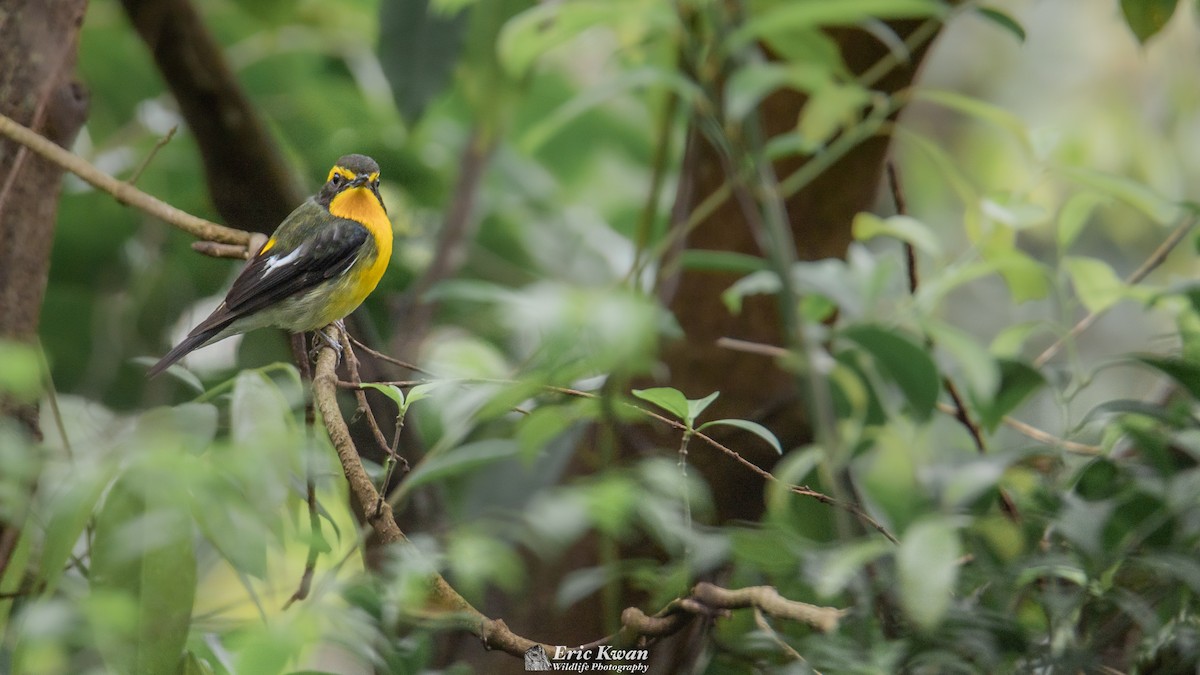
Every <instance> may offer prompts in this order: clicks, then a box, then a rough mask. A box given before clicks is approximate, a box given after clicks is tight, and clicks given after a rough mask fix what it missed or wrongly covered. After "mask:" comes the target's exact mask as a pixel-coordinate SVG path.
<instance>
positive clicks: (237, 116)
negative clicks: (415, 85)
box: [121, 0, 308, 234]
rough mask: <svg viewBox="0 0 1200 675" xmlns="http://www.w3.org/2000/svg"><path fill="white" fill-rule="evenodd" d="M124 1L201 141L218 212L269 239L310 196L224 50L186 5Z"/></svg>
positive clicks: (172, 0)
mask: <svg viewBox="0 0 1200 675" xmlns="http://www.w3.org/2000/svg"><path fill="white" fill-rule="evenodd" d="M121 4H122V5H123V6H124V7H125V13H126V14H128V15H129V20H130V21H132V22H133V26H134V28H136V29H137V32H138V35H140V36H141V38H142V40H143V41H144V42H145V43H146V47H148V48H149V49H150V53H151V54H153V55H154V63H155V64H156V65H157V66H158V70H159V72H161V73H162V76H163V80H164V81H165V82H166V84H167V87H169V88H170V90H171V94H173V95H174V96H175V101H176V102H177V103H178V104H179V112H180V113H182V114H183V118H184V119H185V120H187V125H188V129H189V130H190V131H191V132H192V134H193V135H194V136H195V137H196V146H197V147H198V148H199V149H200V156H201V158H202V159H203V160H204V174H205V180H206V181H207V183H208V191H209V194H210V195H212V200H213V206H215V207H216V209H217V213H219V214H220V215H221V219H222V220H224V221H225V224H227V225H229V226H230V227H236V228H238V229H241V230H248V231H250V232H262V233H264V234H270V233H271V232H272V231H273V230H274V229H275V227H276V226H277V225H279V223H281V222H283V219H284V218H286V217H287V216H288V214H289V213H291V212H292V209H294V208H296V207H297V206H299V205H300V202H302V201H304V199H305V197H307V196H308V195H306V194H305V191H304V188H303V187H302V185H301V181H299V180H297V179H296V177H295V176H294V174H293V173H292V170H291V168H290V167H289V166H288V163H287V161H286V160H285V159H284V157H283V153H282V152H280V151H279V145H278V144H277V143H276V142H275V138H274V137H273V136H271V134H270V132H269V131H268V130H267V125H266V123H265V122H263V119H262V115H261V114H259V112H258V109H257V108H255V107H254V105H253V104H252V103H251V102H250V99H249V98H248V97H247V96H246V93H245V92H244V91H243V90H242V87H241V85H240V84H238V81H237V78H236V77H234V75H233V71H232V70H230V68H229V64H228V62H226V60H225V54H224V52H222V50H221V49H222V48H221V45H220V44H219V43H218V42H217V41H216V40H215V39H214V38H213V36H212V33H210V32H209V30H208V28H207V27H206V26H205V25H204V21H203V20H202V19H201V18H200V15H199V14H198V13H197V12H196V9H195V8H194V7H192V4H191V3H190V2H188V1H187V0H121Z"/></svg>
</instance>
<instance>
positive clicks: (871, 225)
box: [850, 211, 942, 256]
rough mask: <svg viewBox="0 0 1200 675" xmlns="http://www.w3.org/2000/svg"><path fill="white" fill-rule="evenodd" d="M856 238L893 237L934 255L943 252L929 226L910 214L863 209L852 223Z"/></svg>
mask: <svg viewBox="0 0 1200 675" xmlns="http://www.w3.org/2000/svg"><path fill="white" fill-rule="evenodd" d="M850 227H851V230H852V231H853V232H854V238H855V239H857V240H859V241H866V240H868V239H873V238H875V237H892V238H894V239H899V240H900V241H903V242H907V243H909V244H912V245H913V246H915V247H916V248H918V249H920V250H922V251H924V252H925V253H928V254H929V255H932V256H939V255H941V254H942V243H941V240H940V239H939V238H938V236H937V234H935V233H934V232H933V230H931V229H929V226H928V225H926V224H925V223H922V222H921V221H919V220H917V219H916V218H911V217H909V216H890V217H888V218H880V217H879V216H877V215H875V214H873V213H868V212H866V211H862V212H860V213H858V214H857V215H855V216H854V222H853V223H852V224H851V226H850Z"/></svg>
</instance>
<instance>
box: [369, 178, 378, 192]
mask: <svg viewBox="0 0 1200 675" xmlns="http://www.w3.org/2000/svg"><path fill="white" fill-rule="evenodd" d="M371 187H373V188H375V189H376V190H378V189H379V179H378V178H376V179H375V180H373V181H371Z"/></svg>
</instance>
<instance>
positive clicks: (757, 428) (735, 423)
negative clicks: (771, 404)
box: [697, 419, 783, 455]
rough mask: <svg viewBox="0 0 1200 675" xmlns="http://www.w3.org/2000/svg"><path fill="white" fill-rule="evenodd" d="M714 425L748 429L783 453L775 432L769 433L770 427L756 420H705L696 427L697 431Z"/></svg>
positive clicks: (776, 450) (779, 452) (777, 451)
mask: <svg viewBox="0 0 1200 675" xmlns="http://www.w3.org/2000/svg"><path fill="white" fill-rule="evenodd" d="M715 426H726V427H736V428H738V429H741V430H743V431H749V432H750V433H752V434H754V435H755V436H758V437H759V438H761V439H763V440H764V441H766V442H767V443H769V444H770V445H771V447H772V448H775V452H776V453H778V454H780V455H782V454H783V447H782V446H781V445H779V439H778V438H776V437H775V434H773V433H771V430H770V429H768V428H766V427H764V426H763V425H761V424H759V423H758V422H751V421H750V420H736V419H727V420H713V421H711V422H705V423H704V424H701V425H700V427H699V428H698V429H697V431H703V430H705V429H707V428H709V427H715Z"/></svg>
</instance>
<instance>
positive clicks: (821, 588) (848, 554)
mask: <svg viewBox="0 0 1200 675" xmlns="http://www.w3.org/2000/svg"><path fill="white" fill-rule="evenodd" d="M891 550H892V545H891V543H889V542H888V541H886V540H885V539H883V538H882V537H876V538H874V539H867V540H865V541H858V542H854V543H850V544H843V545H842V546H839V547H837V548H836V549H834V550H833V551H832V552H830V553H829V554H827V555H824V556H821V558H820V562H819V563H818V568H817V573H816V574H815V575H814V576H815V577H816V584H815V586H814V590H816V592H817V595H819V596H821V597H822V598H829V597H832V596H834V595H837V594H838V593H841V592H842V591H843V590H845V588H846V586H847V585H849V583H850V582H851V581H852V580H853V579H854V578H855V576H857V575H858V574H859V572H861V571H862V568H863V567H864V566H865V565H866V564H867V563H869V562H872V561H873V560H875V559H876V558H879V557H881V556H883V555H885V554H887V553H889V552H890V551H891Z"/></svg>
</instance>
